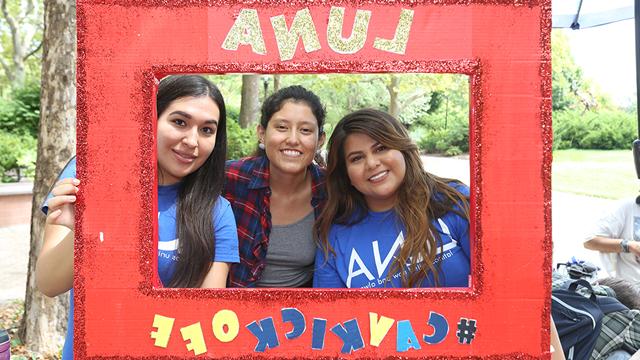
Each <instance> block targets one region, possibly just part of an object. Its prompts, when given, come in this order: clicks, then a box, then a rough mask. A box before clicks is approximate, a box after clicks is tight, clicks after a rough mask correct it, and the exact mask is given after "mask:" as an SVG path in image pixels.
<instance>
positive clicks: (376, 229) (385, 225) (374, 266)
mask: <svg viewBox="0 0 640 360" xmlns="http://www.w3.org/2000/svg"><path fill="white" fill-rule="evenodd" d="M456 188H458V190H459V191H461V192H462V193H463V194H464V195H467V194H468V189H467V188H466V187H458V186H456ZM433 224H434V226H435V227H436V229H437V231H438V233H439V235H440V240H439V241H438V243H437V250H436V258H435V260H434V265H435V268H436V269H440V271H439V272H438V275H439V277H438V286H441V287H468V286H469V274H470V260H469V259H470V258H471V256H470V244H469V223H468V222H467V220H466V219H465V218H463V217H461V216H460V215H458V214H456V213H455V212H448V213H446V214H445V215H444V216H442V217H441V218H438V219H435V220H434V221H433ZM405 236H406V230H405V228H404V225H403V224H401V223H400V220H399V218H398V216H397V214H396V212H395V211H394V210H393V209H391V210H388V211H383V212H374V211H369V212H368V213H367V215H366V216H365V218H364V219H363V220H362V221H360V222H358V223H356V224H353V225H339V224H334V225H332V227H331V229H330V230H329V244H330V245H331V247H332V248H333V249H334V251H335V256H334V255H332V254H329V257H328V258H326V257H325V255H324V252H323V251H322V250H321V249H319V250H318V252H317V254H316V262H315V273H314V277H313V287H314V288H316V287H317V288H366V289H369V288H384V287H386V288H399V287H402V281H401V277H400V273H399V272H398V273H396V274H392V276H391V283H390V284H388V281H387V274H388V272H389V269H390V268H391V266H392V264H393V262H394V261H395V255H396V254H397V253H398V251H399V249H400V247H401V246H402V243H403V242H404V238H405ZM441 245H442V248H441ZM438 266H440V267H439V268H438ZM433 286H435V282H434V278H433V274H431V273H430V274H429V276H428V277H427V278H425V279H424V280H423V282H422V285H421V286H420V287H433Z"/></svg>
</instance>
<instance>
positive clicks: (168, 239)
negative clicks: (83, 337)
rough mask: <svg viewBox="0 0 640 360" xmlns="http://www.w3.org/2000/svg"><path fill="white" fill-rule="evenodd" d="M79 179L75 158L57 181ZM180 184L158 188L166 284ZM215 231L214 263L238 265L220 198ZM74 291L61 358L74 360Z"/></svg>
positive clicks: (226, 207) (229, 216) (230, 222)
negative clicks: (77, 177) (76, 177)
mask: <svg viewBox="0 0 640 360" xmlns="http://www.w3.org/2000/svg"><path fill="white" fill-rule="evenodd" d="M75 176H76V159H75V157H74V158H73V159H71V161H69V163H68V164H67V166H66V167H65V168H64V169H63V170H62V173H60V176H59V177H58V180H62V179H66V178H72V177H75ZM179 189H180V183H177V184H173V185H167V186H158V275H159V277H160V280H161V281H162V284H163V285H165V286H166V285H167V284H168V283H169V281H171V278H172V276H173V273H174V272H175V266H176V263H177V257H176V256H177V249H178V239H177V237H176V200H177V195H178V190H179ZM51 196H52V195H51V193H49V195H47V199H46V200H45V202H44V204H43V205H42V211H43V212H44V213H45V214H46V213H47V212H48V210H49V207H48V206H47V201H48V200H49V198H51ZM212 220H213V229H214V237H215V241H216V246H215V258H214V257H212V259H211V261H217V262H226V263H235V262H239V261H240V258H239V256H238V233H237V230H236V221H235V218H234V216H233V211H232V210H231V205H230V204H229V202H228V201H227V200H226V199H225V198H223V197H221V196H219V197H218V200H217V201H216V204H215V206H214V208H213V219H212ZM73 308H74V306H73V289H71V300H70V305H69V322H68V325H67V336H66V338H65V343H64V348H63V349H62V359H63V360H71V359H73Z"/></svg>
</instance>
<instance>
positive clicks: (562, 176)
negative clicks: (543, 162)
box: [551, 150, 640, 199]
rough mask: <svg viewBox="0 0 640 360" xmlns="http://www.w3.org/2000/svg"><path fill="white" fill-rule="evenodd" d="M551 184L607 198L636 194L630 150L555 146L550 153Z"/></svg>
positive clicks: (560, 188) (556, 189)
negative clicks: (557, 148) (573, 148)
mask: <svg viewBox="0 0 640 360" xmlns="http://www.w3.org/2000/svg"><path fill="white" fill-rule="evenodd" d="M551 176H552V187H553V190H554V191H563V192H570V193H574V194H579V195H589V196H595V197H601V198H608V199H621V198H625V197H629V196H635V195H638V190H639V189H640V187H639V183H638V178H637V176H636V172H635V168H634V165H633V154H632V152H631V150H559V151H555V152H554V153H553V170H552V175H551Z"/></svg>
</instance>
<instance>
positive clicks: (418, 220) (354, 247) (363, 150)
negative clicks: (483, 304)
mask: <svg viewBox="0 0 640 360" xmlns="http://www.w3.org/2000/svg"><path fill="white" fill-rule="evenodd" d="M328 144H329V155H328V161H327V176H326V179H327V192H328V200H327V204H326V205H325V208H324V211H323V212H322V214H321V216H320V218H319V219H318V222H317V224H316V226H317V229H318V232H319V238H320V249H319V250H318V253H317V256H316V262H315V274H314V283H313V285H314V287H320V288H344V287H346V288H384V287H432V286H446V287H468V286H469V273H470V270H469V269H470V260H469V259H470V245H469V200H468V196H469V190H468V188H467V187H466V186H465V185H463V184H462V183H460V182H459V181H457V180H451V179H444V178H440V177H438V176H435V175H433V174H430V173H428V172H426V171H425V170H424V169H423V167H422V161H421V159H420V155H419V152H418V148H417V146H416V145H415V144H414V143H413V142H412V141H411V139H410V138H409V134H408V133H407V130H406V129H405V128H404V126H402V124H401V123H400V122H399V121H398V120H396V119H395V118H394V117H392V116H391V115H389V114H387V113H385V112H382V111H378V110H372V109H365V110H359V111H356V112H354V113H351V114H349V115H347V116H345V117H344V118H342V120H340V122H339V123H338V124H337V125H336V127H335V129H334V131H333V134H332V135H331V138H330V139H329V143H328Z"/></svg>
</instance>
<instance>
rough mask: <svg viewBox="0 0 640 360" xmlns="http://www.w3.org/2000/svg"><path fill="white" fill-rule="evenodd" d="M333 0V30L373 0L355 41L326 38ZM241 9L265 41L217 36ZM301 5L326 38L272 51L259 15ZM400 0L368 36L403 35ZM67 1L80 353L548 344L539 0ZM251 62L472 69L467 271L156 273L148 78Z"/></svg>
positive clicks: (290, 353) (545, 34) (268, 68)
mask: <svg viewBox="0 0 640 360" xmlns="http://www.w3.org/2000/svg"><path fill="white" fill-rule="evenodd" d="M333 7H339V8H343V9H344V10H345V11H344V24H343V28H344V30H343V34H344V33H348V32H349V29H351V26H352V24H353V22H354V20H353V17H354V13H355V12H356V11H357V10H365V11H369V12H370V16H371V18H370V22H369V27H368V30H367V38H366V42H365V43H364V46H363V47H362V48H361V49H359V50H358V51H356V52H355V53H348V54H347V53H344V52H338V51H335V50H334V49H333V48H332V47H331V46H327V37H328V35H327V19H328V18H329V16H330V12H331V9H332V8H333ZM243 10H251V12H252V14H253V15H255V16H257V18H258V19H259V20H258V23H254V24H253V25H255V26H258V27H259V28H260V29H261V31H262V33H261V36H262V39H263V42H264V44H263V45H264V48H263V49H261V48H260V46H258V45H260V44H259V43H252V44H249V43H247V39H246V38H244V40H243V41H240V43H239V46H236V47H235V48H233V46H223V45H224V44H227V43H226V41H225V40H226V39H227V38H228V37H229V36H230V35H229V33H230V31H231V29H232V28H233V27H234V24H235V23H236V22H237V19H238V18H239V17H241V16H242V15H241V14H243ZM300 11H307V13H308V14H309V15H310V16H311V18H312V19H313V24H314V26H315V29H316V30H317V36H318V42H319V45H320V48H317V47H316V48H313V49H307V48H305V46H304V44H303V41H302V40H300V41H298V42H297V47H294V49H293V52H291V51H289V55H284V56H283V51H282V44H280V43H278V41H277V39H276V36H275V35H274V33H275V32H276V30H275V27H274V28H273V29H272V28H271V24H270V20H271V19H272V18H274V17H278V16H283V17H284V19H285V21H286V24H287V26H292V27H293V25H292V21H293V19H294V18H295V17H296V15H297V14H298V13H299V12H300ZM403 12H404V13H411V23H410V27H409V30H407V38H406V39H405V42H404V47H402V46H395V47H393V46H391V47H389V46H387V47H385V46H380V44H381V42H378V40H379V39H383V40H384V39H387V40H388V42H387V45H388V44H389V42H391V43H392V42H393V41H394V40H398V39H399V38H401V37H402V34H400V35H398V34H399V33H400V30H398V29H400V25H399V24H400V23H401V22H402V17H403ZM77 16H78V108H77V109H78V147H77V154H78V158H77V159H78V160H77V161H78V177H79V178H81V179H83V180H82V181H83V187H82V190H81V192H80V194H79V200H78V206H77V214H78V219H77V224H76V229H77V231H76V234H77V241H76V245H75V246H76V247H75V265H74V266H75V278H74V292H75V295H74V296H75V298H74V300H75V303H76V309H75V319H74V322H75V334H74V335H75V337H74V348H75V356H76V357H78V358H159V357H162V358H170V357H171V358H174V357H185V358H186V357H192V356H193V355H199V356H206V357H221V358H222V357H225V358H226V357H233V358H250V357H257V358H266V357H277V358H305V357H317V358H334V357H338V356H343V357H344V356H346V357H361V358H378V357H411V358H424V357H432V358H442V359H461V358H479V359H480V358H487V359H489V358H490V359H513V358H521V359H528V358H530V359H542V358H545V359H546V358H549V319H550V307H549V296H550V271H551V220H550V219H551V216H550V214H551V207H550V203H551V186H550V171H551V138H552V136H551V64H550V63H551V58H550V29H551V26H550V22H551V20H550V19H551V4H550V0H547V1H545V0H541V1H533V0H532V1H522V0H521V1H516V0H514V1H506V0H505V1H499V0H494V1H480V0H478V1H473V0H467V1H453V0H451V1H448V0H431V1H428V0H425V1H399V0H394V1H391V0H388V1H384V0H371V1H340V0H335V1H331V0H329V1H325V2H322V3H311V2H308V1H304V0H299V1H291V2H289V1H284V0H273V1H268V0H261V1H246V2H243V1H231V0H227V1H215V0H208V1H207V0H200V1H198V0H181V1H173V2H171V1H159V0H147V1H144V0H136V1H116V0H111V1H108V0H102V1H101V0H78V2H77ZM399 19H400V20H399ZM405 20H406V18H405ZM245 30H246V31H249V30H247V29H245ZM405 30H406V29H405ZM245 34H246V32H245ZM254 35H255V33H254ZM256 44H257V45H256ZM397 44H400V45H402V39H400V41H396V45H397ZM227 45H228V44H227ZM236 45H238V44H236ZM263 50H264V51H263ZM289 50H291V49H289ZM288 56H290V58H289V57H288ZM246 72H253V73H377V72H405V73H412V72H420V73H427V72H428V73H459V74H466V75H468V76H469V78H470V92H471V94H470V105H471V106H470V127H469V128H470V155H471V156H470V158H471V160H470V166H471V207H472V209H471V213H472V214H471V215H472V221H471V233H472V252H473V257H472V283H471V287H470V288H465V289H399V290H391V289H389V290H387V289H385V290H348V291H346V290H325V289H277V290H262V289H260V290H258V289H225V290H205V289H160V288H158V287H156V284H157V275H153V273H154V271H155V265H154V264H155V261H156V256H157V255H156V253H157V244H156V242H155V238H154V235H153V234H154V233H156V231H155V227H157V223H156V221H155V216H153V214H155V213H156V208H155V205H154V204H156V203H157V201H156V198H155V193H156V189H155V186H156V185H155V179H156V175H155V171H156V164H155V161H156V160H155V159H156V158H155V137H154V134H155V121H154V119H155V113H154V108H155V90H156V86H157V85H156V84H157V80H158V79H160V78H162V77H163V76H165V75H167V74H173V73H211V74H224V73H246ZM301 319H302V322H300V320H301ZM301 324H302V325H301ZM271 330H273V331H271Z"/></svg>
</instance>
